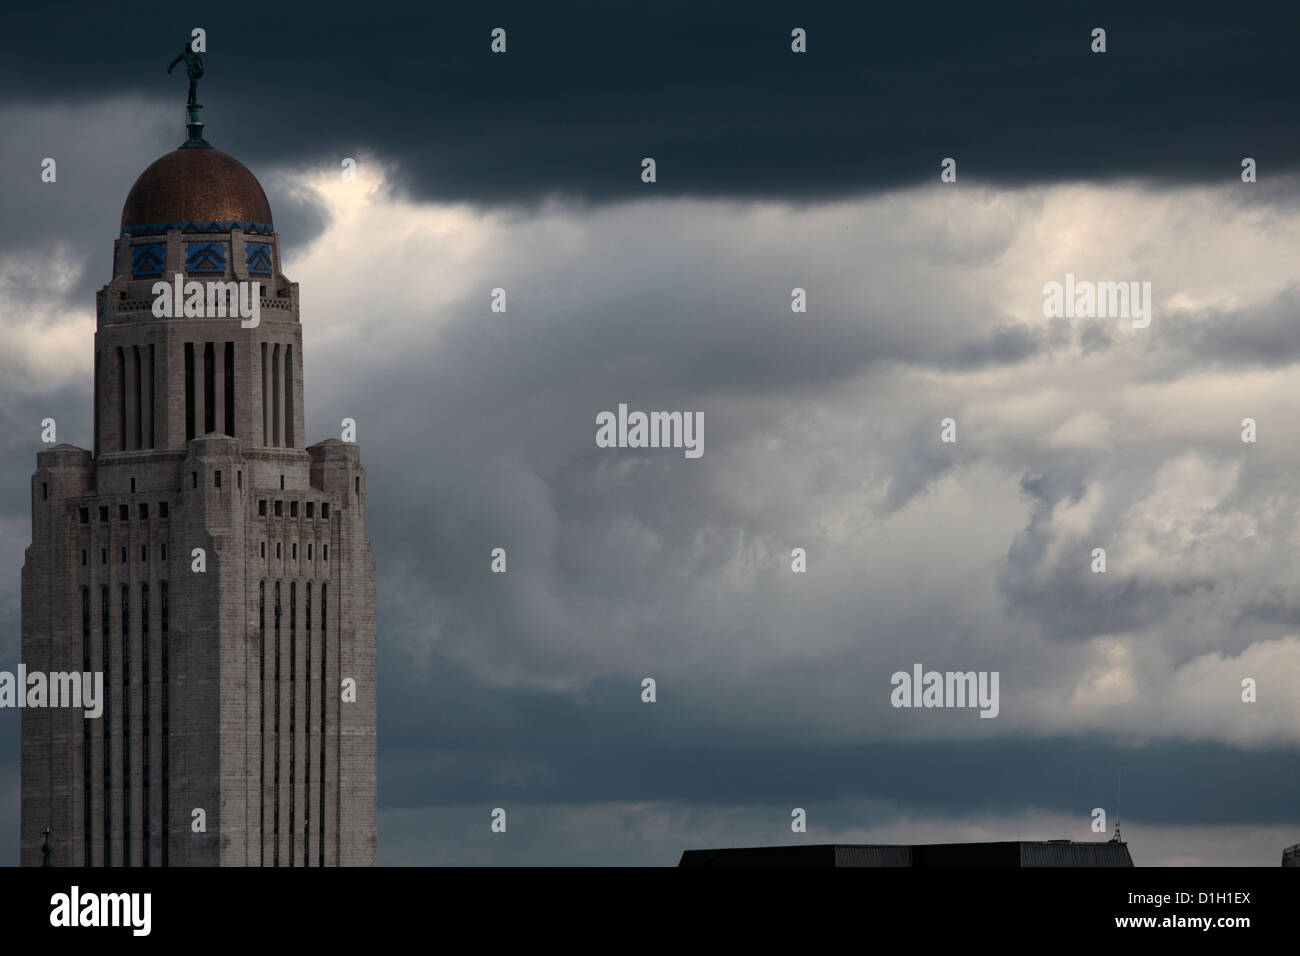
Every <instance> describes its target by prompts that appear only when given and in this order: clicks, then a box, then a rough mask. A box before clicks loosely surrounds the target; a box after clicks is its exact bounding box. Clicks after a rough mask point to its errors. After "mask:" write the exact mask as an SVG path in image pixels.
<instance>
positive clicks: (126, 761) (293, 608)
mask: <svg viewBox="0 0 1300 956" xmlns="http://www.w3.org/2000/svg"><path fill="white" fill-rule="evenodd" d="M190 120H191V123H190V126H189V132H190V136H189V139H188V141H187V142H186V143H185V145H183V146H182V147H181V148H179V149H177V150H175V151H173V152H171V153H168V154H167V155H165V156H163V157H162V158H161V159H159V160H157V161H156V162H155V163H153V165H151V166H150V167H149V168H148V169H146V170H145V171H144V172H143V173H142V174H141V175H140V177H139V179H137V180H136V183H135V185H134V186H133V187H132V189H131V192H130V194H129V195H128V196H127V198H126V203H125V205H124V206H123V209H122V228H121V233H120V235H119V236H118V238H117V240H116V241H115V243H114V250H113V253H114V254H113V275H112V278H111V279H110V280H109V282H108V284H107V285H105V286H104V287H103V289H101V290H100V292H99V294H98V297H97V324H96V332H95V343H94V351H95V356H94V368H95V372H94V375H95V400H94V450H93V452H91V451H87V450H85V449H82V448H75V447H73V446H71V445H55V446H53V447H51V448H50V449H48V450H46V451H42V452H40V453H39V454H38V455H37V467H36V473H35V474H34V475H33V476H32V484H31V490H32V544H31V547H29V548H28V549H27V552H26V562H25V564H24V566H23V575H22V662H23V664H24V665H25V667H26V670H27V673H29V674H30V673H32V672H37V671H40V672H46V673H49V672H62V671H81V672H96V671H100V672H102V673H103V675H104V685H103V686H104V692H103V695H104V706H103V712H102V715H101V716H100V717H98V718H97V719H91V718H87V717H86V716H85V715H84V711H83V710H81V709H71V708H61V709H53V708H52V709H34V708H27V709H24V710H23V711H22V712H21V714H22V835H21V845H22V850H21V863H22V864H24V865H39V864H40V863H41V859H42V854H41V843H42V840H43V839H44V837H43V832H44V830H45V828H46V827H49V828H50V830H51V835H50V838H49V839H50V843H51V845H52V848H53V852H52V857H51V859H52V862H53V865H73V866H83V865H91V866H169V865H170V866H180V865H191V866H193V865H203V866H212V865H223V866H224V865H234V866H335V865H373V864H374V863H375V862H376V775H375V743H376V741H375V717H376V709H375V688H376V682H375V677H376V675H375V565H374V558H373V555H372V551H371V546H370V541H369V539H368V538H367V537H366V525H365V515H366V511H365V508H366V476H365V471H364V469H363V468H362V466H361V458H360V454H359V449H358V447H357V446H356V445H355V444H351V443H345V442H343V441H340V440H339V439H329V440H327V441H323V442H319V443H318V444H315V445H311V446H310V447H308V446H306V445H305V444H304V436H305V428H304V422H303V375H302V369H303V361H302V326H301V324H300V322H299V299H298V284H297V283H296V282H291V281H290V280H289V279H288V278H286V277H285V275H284V274H283V273H282V272H281V268H280V245H279V237H278V235H277V234H276V232H275V231H274V228H273V226H272V220H271V209H270V206H269V205H268V203H267V200H266V196H265V194H264V193H263V191H262V187H261V186H260V184H259V183H258V181H257V179H256V178H254V176H253V174H252V173H250V172H249V171H248V170H247V169H246V168H245V167H244V166H243V165H242V164H241V163H239V162H238V161H237V160H235V159H234V158H232V157H230V156H228V155H226V154H225V153H223V152H220V151H219V150H216V149H213V148H212V147H211V146H209V145H208V144H207V143H206V141H204V140H203V138H202V136H201V130H202V125H201V124H199V123H198V113H197V109H196V108H195V106H193V105H192V106H191V110H190ZM178 275H179V276H180V277H181V279H180V281H181V282H182V283H184V284H188V283H189V282H191V281H194V282H200V283H202V285H201V286H200V287H199V288H200V289H202V290H210V289H211V288H212V287H213V286H212V285H210V283H212V284H215V283H217V282H220V283H249V285H246V286H239V288H240V289H243V290H247V291H248V292H249V294H250V297H251V294H252V292H253V290H252V286H251V283H252V282H258V283H260V289H259V290H258V292H259V293H260V294H259V297H258V302H259V304H260V320H259V321H258V322H257V323H256V324H255V325H254V324H253V322H251V321H248V320H245V319H241V317H240V315H239V314H238V312H237V310H236V309H234V308H233V306H232V307H231V308H225V307H224V306H225V304H226V303H225V301H224V299H223V295H224V293H223V292H222V290H223V289H226V290H233V289H235V288H236V286H234V285H231V286H217V287H216V288H217V289H218V294H217V296H215V297H214V296H212V294H211V293H210V291H208V292H206V294H205V297H204V298H202V299H195V300H194V301H193V306H194V307H187V308H185V309H183V310H179V311H172V314H171V315H170V316H164V317H160V316H159V315H158V314H157V313H158V312H159V311H160V310H159V308H158V307H157V301H156V300H157V299H158V293H157V291H156V290H155V288H154V287H155V284H156V283H159V282H167V283H169V284H174V283H175V282H176V276H178ZM192 288H193V287H188V288H186V292H189V291H191V289H192ZM187 298H188V296H187ZM235 298H237V295H236V296H235ZM230 301H231V302H233V301H234V298H232V299H231V300H230ZM218 306H221V307H220V308H218ZM196 312H197V313H198V314H195V313H196ZM232 313H234V314H232ZM196 549H201V551H202V558H203V562H204V565H205V568H204V569H203V570H197V568H198V567H199V552H198V551H197V550H196ZM348 678H351V679H352V680H353V681H355V688H356V689H355V701H353V700H350V699H349V695H348V694H346V693H341V688H342V687H343V686H344V682H345V681H346V680H347V679H348ZM198 811H202V814H200V813H199V812H198ZM200 819H202V822H203V823H204V824H205V827H206V829H205V830H204V831H203V832H197V830H198V823H199V821H200Z"/></svg>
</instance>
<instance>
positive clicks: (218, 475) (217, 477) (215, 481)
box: [212, 471, 221, 488]
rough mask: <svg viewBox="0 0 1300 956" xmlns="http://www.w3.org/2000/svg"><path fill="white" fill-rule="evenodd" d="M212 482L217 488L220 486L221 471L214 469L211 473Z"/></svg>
mask: <svg viewBox="0 0 1300 956" xmlns="http://www.w3.org/2000/svg"><path fill="white" fill-rule="evenodd" d="M212 484H213V485H214V486H215V487H217V488H220V487H221V472H219V471H214V472H213V473H212Z"/></svg>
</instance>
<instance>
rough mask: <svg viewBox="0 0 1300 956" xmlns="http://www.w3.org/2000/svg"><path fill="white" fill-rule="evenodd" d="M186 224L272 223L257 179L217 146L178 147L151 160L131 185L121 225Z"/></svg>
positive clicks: (269, 210) (124, 226) (131, 226)
mask: <svg viewBox="0 0 1300 956" xmlns="http://www.w3.org/2000/svg"><path fill="white" fill-rule="evenodd" d="M185 222H255V223H263V224H265V225H267V226H270V225H271V205H270V203H268V202H267V201H266V193H264V192H262V185H261V183H259V182H258V181H257V177H256V176H254V175H253V174H252V173H250V172H249V171H248V168H247V167H246V166H244V164H243V163H241V162H240V161H239V160H237V159H235V158H234V157H233V156H230V155H228V154H227V153H223V152H221V150H219V149H212V148H211V147H207V148H200V149H195V148H182V149H176V150H172V152H170V153H168V154H167V155H165V156H163V157H161V158H159V159H157V160H155V161H154V162H153V164H152V165H150V166H149V168H148V169H146V170H145V171H144V172H142V173H141V174H140V178H139V179H137V180H136V181H135V185H134V186H132V187H131V192H130V193H129V194H128V195H127V197H126V203H125V204H124V205H123V206H122V229H123V230H127V229H130V228H138V227H141V226H155V225H160V224H164V223H185Z"/></svg>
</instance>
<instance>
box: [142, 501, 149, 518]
mask: <svg viewBox="0 0 1300 956" xmlns="http://www.w3.org/2000/svg"><path fill="white" fill-rule="evenodd" d="M140 520H141V521H148V520H149V502H147V501H142V502H140Z"/></svg>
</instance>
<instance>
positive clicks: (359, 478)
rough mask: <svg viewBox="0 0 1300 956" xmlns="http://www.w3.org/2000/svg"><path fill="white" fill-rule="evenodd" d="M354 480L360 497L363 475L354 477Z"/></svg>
mask: <svg viewBox="0 0 1300 956" xmlns="http://www.w3.org/2000/svg"><path fill="white" fill-rule="evenodd" d="M352 481H353V484H354V486H355V487H356V489H357V497H358V498H360V497H361V476H360V475H357V476H356V477H355V478H353V479H352Z"/></svg>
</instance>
